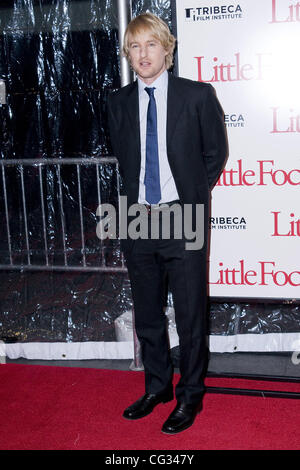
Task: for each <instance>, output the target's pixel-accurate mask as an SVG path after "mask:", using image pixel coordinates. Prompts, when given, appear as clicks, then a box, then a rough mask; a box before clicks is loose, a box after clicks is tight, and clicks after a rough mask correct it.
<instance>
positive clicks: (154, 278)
mask: <svg viewBox="0 0 300 470" xmlns="http://www.w3.org/2000/svg"><path fill="white" fill-rule="evenodd" d="M174 46H175V38H174V37H173V36H172V35H171V33H170V31H169V28H168V26H167V25H166V24H165V23H164V22H163V21H162V20H160V19H159V18H158V17H156V16H155V15H152V14H150V13H145V14H142V15H140V16H138V17H136V18H135V19H133V20H132V21H131V22H130V24H129V25H128V27H127V30H126V33H125V37H124V49H123V50H124V53H125V55H126V56H127V58H128V60H129V61H130V64H131V67H132V68H133V69H134V71H135V72H136V74H137V81H135V82H134V83H132V84H130V85H128V86H125V87H124V88H122V89H120V90H118V91H117V92H115V93H112V94H111V95H110V96H109V100H108V117H109V129H110V136H111V142H112V147H113V151H114V154H115V155H116V157H117V158H118V161H119V164H120V173H121V177H122V182H123V189H122V194H123V195H126V196H127V203H128V206H130V205H133V204H137V203H138V204H140V206H141V208H143V209H146V212H143V214H145V213H146V216H145V217H146V218H147V219H149V225H148V226H149V232H148V235H149V237H148V238H147V237H141V238H138V239H135V240H132V239H130V238H128V239H124V240H122V241H121V247H122V249H123V251H124V255H125V259H126V263H127V267H128V273H129V278H130V282H131V288H132V296H133V302H134V311H135V328H136V332H137V336H138V338H139V341H140V345H141V352H142V360H143V365H144V370H145V394H144V395H143V396H142V397H141V398H139V399H138V400H137V401H136V402H134V403H133V404H132V405H131V406H129V407H128V408H127V409H126V410H125V411H124V414H123V416H124V417H125V418H127V419H139V418H142V417H144V416H146V415H148V414H149V413H151V412H152V411H153V409H154V408H155V407H156V406H157V405H158V404H160V403H165V402H168V401H170V400H172V399H173V386H172V375H173V369H172V363H171V360H170V354H169V347H168V340H167V331H166V319H165V315H164V312H163V308H164V281H165V277H166V276H167V278H168V283H169V287H170V290H171V292H172V295H173V300H174V308H175V318H176V327H177V332H178V336H179V350H180V374H181V377H180V380H179V382H178V384H177V386H176V390H175V392H176V399H177V404H176V407H175V409H174V410H173V412H172V413H171V415H170V416H169V418H168V419H167V421H166V422H165V423H164V424H163V427H162V431H163V432H164V433H168V434H175V433H178V432H180V431H183V430H184V429H187V428H188V427H189V426H191V425H192V424H193V422H194V420H195V417H196V415H197V413H198V412H199V411H200V409H201V404H202V398H203V394H204V376H205V368H206V363H207V353H208V348H207V321H206V320H207V318H206V309H207V302H206V301H207V232H208V205H209V194H210V190H211V189H212V187H213V185H214V183H215V182H216V180H217V178H218V176H219V174H220V171H221V169H222V167H223V166H224V163H225V159H226V155H227V141H226V134H225V127H224V118H223V112H222V109H221V106H220V104H219V102H218V100H217V98H216V96H215V93H214V90H213V88H212V86H211V85H210V84H205V83H198V82H194V81H191V80H187V79H183V78H177V77H174V76H173V75H171V74H170V73H168V71H167V70H168V69H169V68H170V67H171V65H172V61H173V51H174ZM175 205H176V206H177V207H178V205H179V206H180V207H181V208H182V209H184V208H185V207H187V206H190V208H191V214H192V215H191V217H190V219H191V220H189V219H188V218H187V219H186V220H184V217H183V216H182V212H181V215H180V212H178V213H176V211H174V212H172V210H171V209H172V208H173V207H175ZM197 207H198V208H199V207H201V208H202V209H203V212H201V213H202V215H203V217H202V218H201V230H202V233H203V240H202V243H201V246H200V247H199V246H197V247H196V245H195V246H192V247H191V246H190V248H189V249H187V244H186V242H187V237H186V236H185V230H184V229H185V227H183V225H184V224H186V223H187V220H189V221H190V222H191V224H192V227H193V230H195V228H196V230H195V232H194V233H196V231H197V224H198V225H199V220H197ZM165 208H168V209H170V210H171V211H170V214H171V215H172V217H170V219H169V221H170V227H169V228H170V236H169V237H167V238H166V237H164V236H162V230H163V228H164V227H163V224H164V223H165V222H164V221H163V220H164V219H163V216H162V214H163V209H165ZM155 211H158V212H159V218H158V220H159V222H158V224H159V230H160V232H159V236H158V237H153V236H151V230H150V227H151V224H152V225H154V222H153V220H154V219H152V218H151V217H152V216H153V214H154V213H155ZM199 213H200V212H199ZM176 214H177V215H176ZM150 219H151V220H150ZM156 220H157V219H156ZM180 228H182V236H181V237H180V238H178V236H177V235H176V233H177V232H178V230H179V229H180ZM179 232H180V230H179Z"/></svg>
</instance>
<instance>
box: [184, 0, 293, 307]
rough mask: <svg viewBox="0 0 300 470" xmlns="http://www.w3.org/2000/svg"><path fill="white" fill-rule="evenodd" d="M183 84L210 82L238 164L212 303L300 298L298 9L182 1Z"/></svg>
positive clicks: (232, 170) (214, 240)
mask: <svg viewBox="0 0 300 470" xmlns="http://www.w3.org/2000/svg"><path fill="white" fill-rule="evenodd" d="M176 16H177V39H178V75H179V76H181V77H186V78H190V79H192V80H197V81H204V82H209V83H211V84H212V85H213V87H214V88H215V90H216V93H217V96H218V98H219V100H220V102H221V105H222V107H223V109H224V113H225V122H226V126H227V131H228V139H229V150H230V155H229V159H228V161H227V164H226V167H225V170H224V171H223V173H222V175H221V177H220V179H219V181H218V183H217V185H216V186H215V188H214V190H213V192H212V214H211V215H212V221H211V254H210V295H211V296H216V297H218V296H221V297H248V298H252V297H255V298H273V299H275V298H291V299H294V298H300V204H299V203H300V165H299V162H300V90H299V88H300V55H299V46H300V2H299V1H295V0H251V1H250V0H240V1H231V0H229V1H224V0H222V1H220V0H177V1H176Z"/></svg>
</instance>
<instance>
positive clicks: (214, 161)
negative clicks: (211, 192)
mask: <svg viewBox="0 0 300 470" xmlns="http://www.w3.org/2000/svg"><path fill="white" fill-rule="evenodd" d="M208 85H209V86H207V87H205V92H206V95H205V97H204V102H203V104H202V109H201V114H200V122H201V136H202V150H203V158H204V162H205V166H206V170H207V176H208V184H209V187H210V189H212V187H213V186H214V184H215V183H216V181H217V178H218V176H219V175H220V173H221V170H222V169H223V167H224V165H225V162H226V159H227V156H228V142H227V134H226V129H225V124H224V113H223V110H222V108H221V105H220V103H219V101H218V99H217V97H216V94H215V90H214V88H213V87H212V86H211V85H210V84H208Z"/></svg>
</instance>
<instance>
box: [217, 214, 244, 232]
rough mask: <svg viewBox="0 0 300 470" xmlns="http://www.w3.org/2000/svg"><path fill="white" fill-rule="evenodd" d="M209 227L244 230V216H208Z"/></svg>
mask: <svg viewBox="0 0 300 470" xmlns="http://www.w3.org/2000/svg"><path fill="white" fill-rule="evenodd" d="M209 222H210V228H211V229H215V230H245V229H246V228H247V222H246V219H245V217H236V216H228V215H225V216H218V217H210V220H209Z"/></svg>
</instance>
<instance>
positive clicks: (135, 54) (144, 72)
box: [128, 30, 168, 85]
mask: <svg viewBox="0 0 300 470" xmlns="http://www.w3.org/2000/svg"><path fill="white" fill-rule="evenodd" d="M128 39H129V41H128V42H129V60H130V63H131V66H132V68H133V70H134V71H135V72H136V74H137V75H138V76H139V78H140V79H141V80H143V81H144V82H145V83H146V84H147V85H151V83H152V82H154V80H155V79H156V78H158V77H159V76H160V75H161V74H162V72H164V71H165V70H166V64H165V58H166V55H167V54H168V51H166V50H165V49H164V47H163V46H162V45H161V43H160V41H159V40H158V39H156V38H155V37H154V36H153V35H152V33H151V32H150V31H147V30H145V31H142V32H141V33H139V34H137V35H136V36H134V37H133V36H131V35H130V36H129V38H128Z"/></svg>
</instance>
